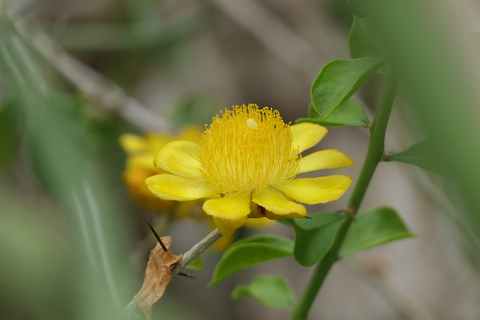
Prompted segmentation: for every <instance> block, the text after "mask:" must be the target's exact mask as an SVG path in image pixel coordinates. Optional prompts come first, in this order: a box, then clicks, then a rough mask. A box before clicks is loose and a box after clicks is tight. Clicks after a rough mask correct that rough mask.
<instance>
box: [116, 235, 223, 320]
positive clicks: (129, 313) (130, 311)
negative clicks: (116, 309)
mask: <svg viewBox="0 0 480 320" xmlns="http://www.w3.org/2000/svg"><path fill="white" fill-rule="evenodd" d="M221 237H222V234H221V233H220V232H219V231H218V229H215V230H213V231H212V232H210V234H208V235H207V236H206V237H205V238H203V239H202V240H200V242H198V243H197V244H195V245H194V246H193V247H192V248H191V249H190V250H188V251H187V252H185V254H183V256H182V260H180V261H179V262H178V265H177V267H176V268H175V270H174V271H173V275H172V279H173V278H174V277H176V276H177V275H178V274H179V273H180V272H181V271H182V270H183V269H184V268H185V267H186V266H187V265H188V264H189V263H190V262H192V261H193V260H194V259H195V258H196V257H198V256H199V255H201V254H202V253H204V252H205V250H207V249H208V248H209V247H210V246H211V245H212V244H214V243H215V241H217V240H218V239H220V238H221ZM121 313H122V317H123V318H124V319H128V320H141V319H144V317H143V313H142V311H141V310H140V309H139V308H138V307H137V305H136V303H135V301H133V300H132V301H130V302H129V303H128V304H127V305H126V306H125V307H124V308H123V309H122V312H121Z"/></svg>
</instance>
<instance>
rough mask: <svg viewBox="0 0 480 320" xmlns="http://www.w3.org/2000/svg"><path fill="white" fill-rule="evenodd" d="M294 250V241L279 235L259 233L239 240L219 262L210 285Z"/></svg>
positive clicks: (284, 255)
mask: <svg viewBox="0 0 480 320" xmlns="http://www.w3.org/2000/svg"><path fill="white" fill-rule="evenodd" d="M292 252H293V241H292V240H290V239H287V238H283V237H279V236H274V235H259V236H254V237H250V238H247V239H243V240H240V241H237V242H235V243H234V244H233V245H232V246H230V248H228V249H227V251H225V253H224V254H223V256H222V258H221V259H220V261H219V262H218V264H217V267H216V268H215V271H214V272H213V279H212V282H211V283H210V284H209V286H212V285H214V284H216V283H218V282H220V281H221V280H223V279H224V278H226V277H228V276H229V275H231V274H233V273H235V272H237V271H240V270H242V269H245V268H247V267H250V266H252V265H254V264H258V263H262V262H265V261H269V260H272V259H278V258H282V257H286V256H289V255H291V254H292Z"/></svg>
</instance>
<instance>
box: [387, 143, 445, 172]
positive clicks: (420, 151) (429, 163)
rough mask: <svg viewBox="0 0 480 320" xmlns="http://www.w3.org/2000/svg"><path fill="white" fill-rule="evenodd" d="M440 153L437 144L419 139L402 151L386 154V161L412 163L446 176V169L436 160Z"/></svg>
mask: <svg viewBox="0 0 480 320" xmlns="http://www.w3.org/2000/svg"><path fill="white" fill-rule="evenodd" d="M440 157H441V154H440V152H438V147H437V145H436V144H435V143H434V142H433V141H432V140H430V139H427V140H423V141H420V142H418V143H416V144H414V145H412V146H411V147H409V148H407V149H405V150H403V151H402V152H399V153H395V154H391V155H388V156H387V160H388V161H397V162H403V163H408V164H412V165H414V166H417V167H420V168H422V169H425V170H428V171H432V172H435V173H438V174H440V175H443V176H447V170H445V168H443V167H442V165H441V163H440V162H439V161H437V159H440Z"/></svg>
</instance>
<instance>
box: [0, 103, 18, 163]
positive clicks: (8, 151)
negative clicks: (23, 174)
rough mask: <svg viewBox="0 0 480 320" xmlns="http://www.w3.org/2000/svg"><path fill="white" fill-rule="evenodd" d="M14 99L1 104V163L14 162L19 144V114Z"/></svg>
mask: <svg viewBox="0 0 480 320" xmlns="http://www.w3.org/2000/svg"><path fill="white" fill-rule="evenodd" d="M17 111H18V110H17V106H16V105H15V102H14V101H13V100H6V101H4V102H3V104H2V105H1V106H0V165H6V164H9V163H11V162H12V160H13V159H14V157H15V152H16V150H17V146H18V121H17V120H18V115H17Z"/></svg>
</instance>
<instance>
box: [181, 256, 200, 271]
mask: <svg viewBox="0 0 480 320" xmlns="http://www.w3.org/2000/svg"><path fill="white" fill-rule="evenodd" d="M185 268H186V269H190V270H202V269H203V260H202V257H201V256H198V257H196V258H195V259H193V261H192V262H190V263H189V264H188V265H187V266H186V267H185Z"/></svg>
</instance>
